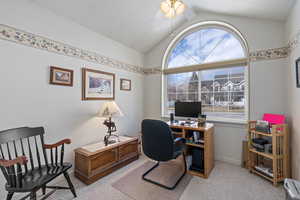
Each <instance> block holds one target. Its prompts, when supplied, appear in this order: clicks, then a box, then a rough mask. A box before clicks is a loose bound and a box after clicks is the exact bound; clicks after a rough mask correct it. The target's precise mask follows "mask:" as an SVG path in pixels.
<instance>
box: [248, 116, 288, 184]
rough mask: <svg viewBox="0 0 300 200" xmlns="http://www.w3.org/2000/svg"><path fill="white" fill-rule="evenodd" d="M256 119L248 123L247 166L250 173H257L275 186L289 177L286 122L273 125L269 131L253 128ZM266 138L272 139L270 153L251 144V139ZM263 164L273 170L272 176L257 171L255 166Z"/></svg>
mask: <svg viewBox="0 0 300 200" xmlns="http://www.w3.org/2000/svg"><path fill="white" fill-rule="evenodd" d="M255 126H256V121H249V123H248V150H249V157H248V168H249V171H250V173H254V174H257V175H259V176H261V177H263V178H265V179H267V180H269V181H271V182H272V183H273V185H274V186H276V185H277V184H278V183H279V182H282V181H283V180H284V179H285V178H289V177H290V165H289V132H288V126H287V124H278V125H273V126H272V128H271V133H262V132H259V131H256V130H255ZM254 138H266V139H268V138H269V140H271V141H272V143H271V144H272V153H267V152H260V151H257V150H256V149H255V148H254V147H253V146H252V139H254ZM259 165H264V166H268V167H270V168H271V169H272V170H273V177H272V176H269V175H267V174H264V173H262V172H260V171H258V170H257V169H256V168H255V166H259Z"/></svg>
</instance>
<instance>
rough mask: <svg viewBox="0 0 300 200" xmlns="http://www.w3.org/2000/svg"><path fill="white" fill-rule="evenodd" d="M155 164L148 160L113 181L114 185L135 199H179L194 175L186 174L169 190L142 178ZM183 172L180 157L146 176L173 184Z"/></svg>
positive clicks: (169, 184)
mask: <svg viewBox="0 0 300 200" xmlns="http://www.w3.org/2000/svg"><path fill="white" fill-rule="evenodd" d="M154 164H155V163H154V162H151V161H148V162H146V163H145V164H143V165H142V166H140V167H138V168H136V169H134V170H132V171H131V172H129V173H128V174H126V175H125V176H124V177H122V178H121V179H119V180H118V181H116V182H115V183H113V184H112V186H113V187H114V188H116V189H117V190H119V191H121V192H122V193H124V194H126V195H128V196H129V197H131V198H133V199H135V200H166V199H168V200H178V199H179V198H180V196H181V195H182V193H183V191H184V190H185V188H186V186H187V185H188V184H189V182H190V180H191V178H192V176H190V175H189V174H186V175H185V176H184V178H183V179H182V180H181V182H180V183H179V184H178V185H177V187H176V188H175V189H174V190H167V189H164V188H162V187H159V186H157V185H154V184H151V183H149V182H146V181H144V180H143V179H142V174H143V173H145V172H146V171H147V170H148V169H150V168H151V167H152V166H153V165H154ZM182 172H183V163H182V160H181V158H178V159H177V160H176V161H170V162H166V163H161V164H160V165H159V167H157V168H156V169H155V170H153V171H152V172H150V173H149V174H148V175H147V176H146V177H147V178H148V179H151V180H154V181H157V182H160V183H162V184H164V185H168V186H171V185H172V184H174V183H175V182H176V180H177V179H178V178H179V177H180V175H181V174H182ZM174 175H175V176H174Z"/></svg>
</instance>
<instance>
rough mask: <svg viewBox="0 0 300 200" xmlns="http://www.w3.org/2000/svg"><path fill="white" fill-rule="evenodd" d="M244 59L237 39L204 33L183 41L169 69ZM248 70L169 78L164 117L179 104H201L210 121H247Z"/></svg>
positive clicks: (214, 32) (217, 31) (213, 31)
mask: <svg viewBox="0 0 300 200" xmlns="http://www.w3.org/2000/svg"><path fill="white" fill-rule="evenodd" d="M243 57H245V53H244V49H243V47H242V45H241V43H240V41H239V40H238V39H236V37H234V36H233V35H232V34H231V33H229V32H226V31H224V30H221V29H216V28H212V29H202V30H199V31H196V32H194V33H191V34H189V35H187V36H186V37H184V38H183V39H182V40H180V41H179V42H178V43H177V45H176V46H175V47H174V48H173V50H172V51H171V54H170V55H169V59H168V68H173V67H178V66H190V65H195V64H202V63H206V62H216V61H222V60H230V59H237V58H243ZM245 70H246V66H240V67H230V68H224V69H213V70H203V71H196V72H186V73H179V74H169V75H166V91H167V94H166V98H167V99H166V102H165V104H166V105H164V107H165V112H167V113H165V114H169V113H173V112H174V104H175V102H176V101H201V102H202V112H203V114H206V115H208V116H209V117H218V118H231V119H245V118H246V113H245V112H246V111H245V107H246V103H247V102H246V95H245V87H246V80H245Z"/></svg>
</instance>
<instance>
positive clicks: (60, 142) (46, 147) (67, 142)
mask: <svg viewBox="0 0 300 200" xmlns="http://www.w3.org/2000/svg"><path fill="white" fill-rule="evenodd" d="M63 144H71V140H70V139H64V140H61V141H59V142H57V143H55V144H44V145H43V147H44V148H45V149H52V148H56V147H58V146H61V145H63Z"/></svg>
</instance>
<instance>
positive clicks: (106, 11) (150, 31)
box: [33, 0, 295, 53]
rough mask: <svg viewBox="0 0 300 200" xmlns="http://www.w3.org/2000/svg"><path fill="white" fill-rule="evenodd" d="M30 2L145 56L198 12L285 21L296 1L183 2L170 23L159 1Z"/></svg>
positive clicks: (209, 0) (190, 0)
mask: <svg viewBox="0 0 300 200" xmlns="http://www.w3.org/2000/svg"><path fill="white" fill-rule="evenodd" d="M33 1H34V2H35V3H37V4H39V5H40V6H42V7H45V8H48V9H50V10H51V11H53V12H54V13H56V14H58V15H62V16H64V17H66V18H69V19H71V20H73V21H75V22H77V23H79V24H81V25H82V26H85V27H87V28H89V29H91V30H92V31H95V32H98V33H100V34H102V35H105V36H107V37H109V38H111V39H113V40H116V41H118V42H120V43H123V44H124V45H126V46H128V47H131V48H133V49H135V50H137V51H139V52H142V53H145V52H147V51H149V50H150V49H151V48H152V47H153V46H155V45H156V44H157V43H158V42H159V41H160V40H162V39H163V38H164V37H166V36H167V35H168V34H169V33H170V30H171V28H172V27H173V26H174V25H172V24H175V25H180V24H181V23H184V22H185V21H186V20H190V19H191V18H193V17H195V16H196V15H197V13H199V12H201V11H209V12H214V13H220V14H229V15H236V16H246V17H255V18H261V19H271V20H277V21H284V20H285V19H286V18H287V16H288V13H289V10H290V8H291V7H292V6H293V4H294V1H295V0H242V1H237V0H183V1H184V2H185V3H186V4H187V6H188V12H186V13H185V15H183V16H181V17H179V18H177V19H176V21H173V22H171V21H170V20H169V19H166V18H164V17H163V15H162V14H161V12H160V10H159V5H160V2H161V0H84V1H82V0H51V1H45V0H33ZM173 28H174V27H173Z"/></svg>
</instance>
